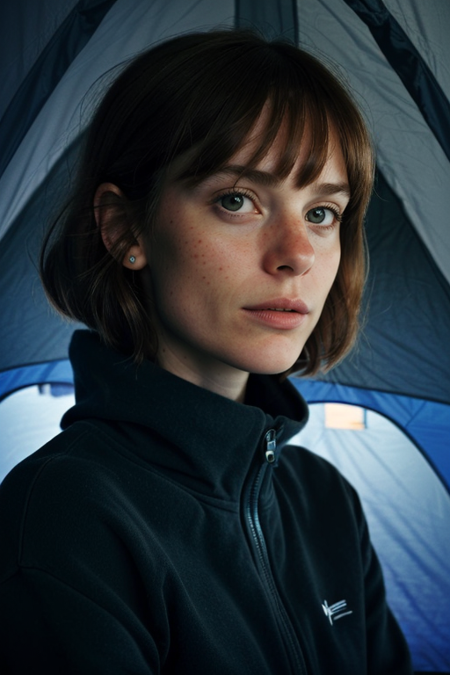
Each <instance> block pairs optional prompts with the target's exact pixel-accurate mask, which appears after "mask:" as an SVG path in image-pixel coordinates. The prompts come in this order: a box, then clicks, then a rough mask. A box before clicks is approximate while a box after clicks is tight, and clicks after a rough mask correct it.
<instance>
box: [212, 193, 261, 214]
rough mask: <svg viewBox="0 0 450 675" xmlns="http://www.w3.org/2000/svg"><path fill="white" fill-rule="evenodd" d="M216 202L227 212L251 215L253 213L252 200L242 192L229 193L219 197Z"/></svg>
mask: <svg viewBox="0 0 450 675" xmlns="http://www.w3.org/2000/svg"><path fill="white" fill-rule="evenodd" d="M217 201H218V203H219V204H220V205H221V206H222V208H224V209H226V210H227V211H240V212H241V213H252V212H254V211H255V205H254V204H253V202H252V200H251V199H250V198H249V197H247V196H246V195H245V194H243V193H242V192H230V193H228V194H226V195H222V196H221V197H219V199H218V200H217Z"/></svg>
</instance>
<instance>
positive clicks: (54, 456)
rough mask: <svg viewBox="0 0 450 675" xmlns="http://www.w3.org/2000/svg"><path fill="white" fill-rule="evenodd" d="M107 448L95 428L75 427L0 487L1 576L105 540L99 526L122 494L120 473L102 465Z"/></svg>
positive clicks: (14, 472)
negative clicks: (99, 540)
mask: <svg viewBox="0 0 450 675" xmlns="http://www.w3.org/2000/svg"><path fill="white" fill-rule="evenodd" d="M108 442H109V441H108V439H107V438H105V436H104V435H103V433H102V431H101V430H100V429H99V428H98V427H96V426H95V425H91V424H89V423H80V424H76V425H75V424H74V425H73V427H70V428H69V429H67V430H66V431H64V432H63V433H61V434H59V435H58V436H56V437H55V438H54V439H53V440H52V441H50V442H49V443H47V444H46V445H45V446H43V447H42V448H41V449H40V450H38V451H37V452H35V453H34V454H32V455H30V456H29V457H27V458H26V459H25V460H24V461H23V462H21V463H20V464H19V465H17V466H16V467H15V468H14V469H13V470H12V471H11V472H10V473H9V474H8V476H6V478H5V479H4V481H3V483H2V485H1V486H0V538H1V539H2V540H3V542H4V544H5V545H4V549H3V555H2V560H1V566H2V568H3V569H2V570H1V571H0V574H1V575H3V576H4V575H5V573H6V574H8V570H10V571H11V570H13V569H14V568H17V566H23V565H24V566H27V565H35V564H36V565H39V559H40V558H42V559H44V558H45V559H49V556H48V552H49V551H52V550H53V551H56V550H61V551H63V550H65V554H66V555H70V550H69V549H74V548H76V546H77V545H80V546H84V544H83V540H85V541H86V543H87V545H89V544H88V542H90V543H91V544H92V543H93V542H95V540H96V538H97V537H98V536H100V532H99V527H100V526H99V523H100V522H101V521H103V522H104V521H105V515H104V514H105V512H106V511H107V509H108V508H111V505H114V504H115V503H117V501H120V492H121V489H122V488H121V484H120V480H119V479H118V471H117V469H115V468H114V465H113V466H112V468H111V467H108V464H107V462H106V461H103V456H104V455H106V454H107V451H108ZM114 497H116V500H115V499H114ZM102 529H104V528H102ZM5 564H6V570H5Z"/></svg>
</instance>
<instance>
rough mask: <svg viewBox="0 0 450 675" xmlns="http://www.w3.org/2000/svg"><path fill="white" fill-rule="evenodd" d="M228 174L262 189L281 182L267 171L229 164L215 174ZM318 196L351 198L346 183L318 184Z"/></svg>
mask: <svg viewBox="0 0 450 675" xmlns="http://www.w3.org/2000/svg"><path fill="white" fill-rule="evenodd" d="M223 173H224V174H230V175H231V176H236V177H237V178H248V179H249V180H251V181H252V182H253V183H257V184H258V185H262V186H263V187H275V186H276V185H279V184H280V183H281V182H282V181H281V178H279V177H278V176H276V175H275V174H273V173H269V172H268V171H260V170H259V169H251V168H249V167H246V166H241V165H240V164H230V165H228V166H224V167H223V169H220V170H219V171H218V172H217V174H223ZM315 187H316V190H317V192H318V194H320V195H321V196H324V197H328V196H330V197H331V196H332V195H342V196H344V197H349V198H350V196H351V192H350V186H349V185H348V183H345V182H343V183H318V184H317V185H316V186H315Z"/></svg>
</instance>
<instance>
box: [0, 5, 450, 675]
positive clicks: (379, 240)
mask: <svg viewBox="0 0 450 675" xmlns="http://www.w3.org/2000/svg"><path fill="white" fill-rule="evenodd" d="M233 26H240V27H253V28H255V29H257V30H259V31H260V32H262V33H264V34H265V35H267V36H268V37H269V38H275V37H277V36H279V35H283V36H285V37H289V38H290V39H292V40H294V41H295V42H297V43H298V44H299V45H300V46H302V47H304V48H306V49H307V50H309V51H311V52H312V53H313V54H315V55H316V56H319V58H322V59H323V60H325V61H327V62H329V63H330V64H332V67H333V68H337V69H338V70H339V71H340V73H341V74H342V75H343V77H344V78H345V79H346V80H347V82H348V84H349V86H350V88H351V90H352V91H353V93H354V95H355V97H356V99H357V100H358V102H359V104H360V106H361V107H362V109H363V112H364V114H365V117H366V119H367V121H368V124H369V127H370V129H371V132H372V135H373V138H374V144H375V147H376V152H377V181H376V190H375V193H374V196H373V199H372V201H371V205H370V208H369V211H368V215H367V237H368V246H369V252H370V259H371V263H370V274H369V278H368V283H367V288H366V293H365V297H364V306H365V325H364V330H363V333H362V336H361V339H360V340H359V342H358V346H357V349H356V350H355V351H354V353H353V354H352V355H351V356H349V357H348V358H347V359H346V360H345V361H344V362H343V363H342V364H341V365H340V366H338V367H337V368H335V369H334V370H333V371H331V372H330V373H329V374H327V375H323V376H321V377H320V378H319V379H318V380H316V381H304V380H295V381H296V382H297V383H298V386H300V387H301V388H302V389H301V390H302V391H303V393H304V394H305V395H306V398H307V399H308V400H310V401H312V402H314V401H318V400H320V401H333V400H337V401H341V402H347V403H352V404H356V405H363V406H366V407H367V408H368V409H371V410H375V411H377V412H380V413H381V414H383V415H385V416H387V417H389V418H390V419H391V420H392V421H393V422H394V423H395V425H396V426H397V427H398V429H400V430H401V431H402V433H404V434H405V438H406V437H407V438H409V439H410V440H411V441H413V446H414V452H415V453H416V454H415V455H411V456H414V457H415V459H414V463H415V464H414V465H415V466H416V467H417V468H416V472H417V473H414V475H411V479H410V480H411V483H410V485H409V486H408V485H406V487H405V495H409V497H408V499H410V497H411V489H412V486H413V485H414V486H415V487H414V489H415V490H417V491H420V499H425V500H429V503H430V504H431V503H433V504H436V502H433V495H435V492H436V489H437V488H436V485H437V486H439V491H440V492H439V494H441V495H444V494H445V495H448V489H449V476H450V449H449V445H450V353H449V349H448V336H449V334H450V226H449V225H450V223H449V220H450V215H449V209H448V204H447V199H448V194H450V162H449V156H450V155H449V136H448V129H449V108H450V104H449V101H450V41H449V40H448V32H449V28H450V3H448V1H447V0H428V1H427V3H423V2H421V0H404V1H402V2H401V3H399V2H398V0H384V1H382V0H222V2H220V3H219V2H217V1H216V0H169V1H167V0H152V2H148V0H78V1H76V0H41V1H40V2H39V3H36V2H34V0H15V2H12V1H8V2H6V3H1V5H0V30H2V32H3V35H2V40H0V74H1V77H0V87H1V89H0V165H1V172H0V195H1V198H0V270H1V272H0V315H1V316H2V322H1V325H0V401H1V399H2V398H3V399H4V398H5V397H8V395H9V394H10V393H11V392H12V391H16V390H18V389H20V388H22V387H25V386H27V385H28V384H33V383H42V382H61V383H67V382H70V381H71V370H70V365H69V364H68V361H67V347H68V343H69V340H70V337H71V334H72V332H73V330H74V328H76V327H77V326H75V325H73V324H71V323H69V322H67V321H63V320H61V319H60V318H59V317H57V315H56V314H55V313H54V312H53V310H51V309H50V308H49V306H48V303H47V301H46V300H45V297H44V294H43V291H42V289H41V286H40V283H39V280H38V275H37V271H36V260H37V256H38V251H39V245H40V242H41V240H42V236H43V233H44V231H45V229H46V227H47V226H48V223H49V222H50V221H51V220H52V218H53V217H54V214H55V213H56V212H57V211H58V208H59V206H58V202H59V200H60V198H61V196H63V195H64V194H66V193H67V190H68V189H69V187H70V180H71V176H72V175H73V169H74V165H75V163H76V157H77V151H78V148H79V145H80V141H81V139H82V137H83V133H84V130H85V128H86V124H87V122H88V120H89V116H90V114H91V112H92V110H93V108H94V107H95V105H96V102H97V100H98V98H99V95H100V94H101V91H102V89H103V88H104V87H105V86H106V85H107V84H108V82H109V81H110V78H111V77H113V75H114V74H115V73H116V72H118V69H120V67H122V64H123V63H125V62H126V61H127V59H129V58H131V57H132V56H134V55H135V54H137V53H139V52H140V51H142V50H143V49H145V48H147V47H149V46H150V45H152V44H155V43H157V42H158V41H161V40H165V39H168V38H170V37H172V36H174V35H177V34H180V33H185V32H190V31H197V30H209V29H211V28H216V27H222V28H223V27H233ZM333 64H337V65H333ZM0 405H2V404H1V403H0ZM392 442H393V443H394V441H392ZM334 447H335V446H334V445H333V443H330V450H331V449H332V448H334ZM336 447H337V446H336ZM0 448H1V441H0ZM333 452H334V450H333ZM336 452H337V451H336ZM411 452H412V451H411ZM360 454H361V458H363V457H364V456H365V457H366V459H365V460H364V461H365V465H364V463H363V460H362V459H361V462H362V466H366V469H368V467H369V466H370V463H371V461H373V457H374V455H373V451H372V450H371V449H370V448H369V447H366V448H365V449H362V450H361V453H360ZM350 455H351V453H350ZM333 457H334V460H333V461H335V462H337V463H339V461H340V459H339V457H338V454H336V453H334V455H333ZM371 458H372V459H371ZM417 458H419V459H422V460H423V462H424V463H425V464H422V465H420V463H418V461H419V460H418V459H417ZM424 465H425V466H426V469H427V476H428V477H430V476H431V477H432V478H433V480H434V482H433V480H431V479H430V480H427V481H422V482H421V481H417V476H418V475H419V473H420V472H421V470H420V468H419V466H424ZM363 473H364V474H365V475H367V479H368V480H369V479H371V478H373V481H375V482H372V483H370V484H368V492H369V493H370V492H371V491H372V492H373V494H379V489H380V486H379V484H377V483H376V477H375V474H376V475H378V480H379V481H381V482H382V483H383V482H384V480H386V481H387V480H388V479H387V478H383V477H382V476H381V474H380V472H372V473H373V474H374V475H373V476H371V472H370V470H366V471H365V472H364V470H363V468H362V469H361V475H362V474H363ZM392 476H394V474H392ZM400 478H402V480H403V476H399V482H400V483H402V481H400ZM392 480H394V479H393V478H392ZM436 481H437V482H436ZM402 484H403V483H402ZM433 486H434V487H433ZM442 499H444V497H442ZM392 508H393V507H391V512H390V516H389V515H388V514H386V515H385V516H383V517H381V519H379V520H378V521H377V522H383V523H384V530H383V532H384V534H382V536H383V537H384V536H385V534H386V531H387V530H388V529H389V528H388V526H389V522H390V518H391V519H392V518H395V517H396V513H395V509H394V511H392ZM442 513H444V511H442ZM445 522H446V521H445ZM419 524H420V523H418V522H414V532H415V533H416V532H417V539H418V540H419V539H420V537H422V536H425V535H424V533H423V532H422V533H421V532H420V531H419V530H418V529H417V528H418V527H419ZM447 524H448V523H447ZM377 527H378V526H377ZM408 527H409V523H408V522H406V521H405V520H403V521H402V520H401V519H400V520H397V521H396V524H395V527H392V528H391V533H392V535H393V536H391V537H390V541H391V544H389V546H387V545H386V547H385V546H384V545H383V549H385V550H383V555H384V565H385V568H386V569H387V570H390V571H388V575H389V574H391V572H392V574H391V577H390V578H391V579H392V585H391V587H392V588H393V591H392V592H393V593H394V594H395V593H397V594H400V595H398V597H400V596H401V594H402V593H404V594H406V595H408V597H409V596H410V594H411V593H415V592H416V589H417V588H418V586H417V579H418V578H421V577H420V574H425V575H426V574H430V575H433V576H434V575H435V576H436V579H440V578H441V576H440V575H441V572H442V570H443V569H444V567H442V566H441V567H439V570H437V568H435V567H433V566H432V565H431V563H430V561H429V556H428V554H427V547H426V546H425V545H424V546H423V551H422V553H420V551H419V552H418V553H417V556H418V557H417V560H416V563H415V565H413V566H412V567H411V568H410V569H409V570H408V575H409V576H408V577H407V578H404V579H399V578H398V575H397V577H396V575H395V574H394V572H395V570H396V569H398V565H397V563H396V561H397V554H396V553H395V546H396V545H397V544H396V542H397V543H398V544H399V545H400V547H404V550H406V549H407V548H408V536H407V533H408ZM422 527H423V528H425V529H426V527H427V526H426V524H425V523H424V524H423V525H422ZM448 529H449V531H450V527H449V528H448ZM433 532H434V531H433V530H432V529H429V532H428V536H432V537H433V547H432V548H433V550H434V547H435V546H438V545H439V542H441V544H442V546H443V550H447V549H446V548H445V547H446V546H447V543H448V540H446V541H445V542H443V541H442V537H443V536H445V534H439V535H438V534H432V533H433ZM442 532H444V533H445V528H443V530H442ZM449 536H450V535H449ZM423 541H424V542H426V541H427V540H426V537H425V539H423ZM435 562H436V565H438V566H439V565H440V562H439V559H438V557H436V561H435ZM414 570H415V571H414ZM417 574H419V577H418V576H417ZM408 606H409V607H411V605H408ZM401 611H402V610H400V612H401ZM433 611H434V605H433V597H432V594H431V596H430V597H427V599H426V603H425V605H424V606H423V607H422V605H421V609H420V611H419V610H418V609H417V611H413V612H412V615H411V616H412V619H410V618H409V619H408V620H407V621H406V620H405V619H402V620H403V621H404V623H405V626H406V628H407V633H408V639H409V640H410V643H411V646H412V649H413V654H414V655H415V656H414V658H415V667H416V669H417V670H423V671H426V672H438V671H439V672H446V673H450V626H445V625H444V626H443V627H442V630H441V631H440V632H439V631H437V630H434V628H433V630H434V632H435V633H436V636H437V637H436V639H435V640H433V637H432V633H433V630H430V631H428V629H427V630H425V631H424V630H422V628H423V626H422V624H421V623H420V621H419V618H418V617H419V615H420V617H421V620H422V619H423V618H425V619H427V618H429V624H427V625H428V626H429V627H433V626H434V623H433V621H434V619H433ZM414 617H416V618H417V621H415V619H414ZM421 626H422V627H421ZM446 640H447V646H446V644H445V643H446Z"/></svg>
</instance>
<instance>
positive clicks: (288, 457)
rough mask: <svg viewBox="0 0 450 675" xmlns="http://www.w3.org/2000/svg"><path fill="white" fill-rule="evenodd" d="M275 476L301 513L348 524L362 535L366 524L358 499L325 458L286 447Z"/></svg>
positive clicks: (296, 447)
mask: <svg viewBox="0 0 450 675" xmlns="http://www.w3.org/2000/svg"><path fill="white" fill-rule="evenodd" d="M275 476H276V478H275V480H277V481H278V482H279V484H280V485H282V486H283V490H284V491H285V492H286V493H288V494H289V498H290V500H291V501H292V500H294V501H295V502H296V503H297V505H298V506H297V508H302V510H303V512H304V513H309V514H311V516H312V515H313V514H317V515H318V517H319V518H323V519H326V520H327V521H328V522H330V523H334V524H335V526H336V527H343V526H345V527H348V526H350V525H352V526H353V527H354V528H355V532H359V536H362V533H363V531H364V529H365V527H366V523H365V518H364V514H363V510H362V506H361V502H360V499H359V496H358V494H357V492H356V490H355V489H354V488H353V486H352V485H351V484H350V483H349V482H348V481H347V479H346V478H345V477H344V476H343V475H342V474H341V473H340V471H339V470H338V469H337V468H336V467H335V466H334V465H333V464H331V463H330V462H328V461H327V460H326V459H324V458H323V457H320V456H319V455H316V454H315V453H314V452H311V451H310V450H307V449H306V448H303V447H299V446H294V445H288V446H286V447H285V448H284V449H283V453H282V456H281V461H280V465H279V467H278V469H277V471H276V472H275Z"/></svg>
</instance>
